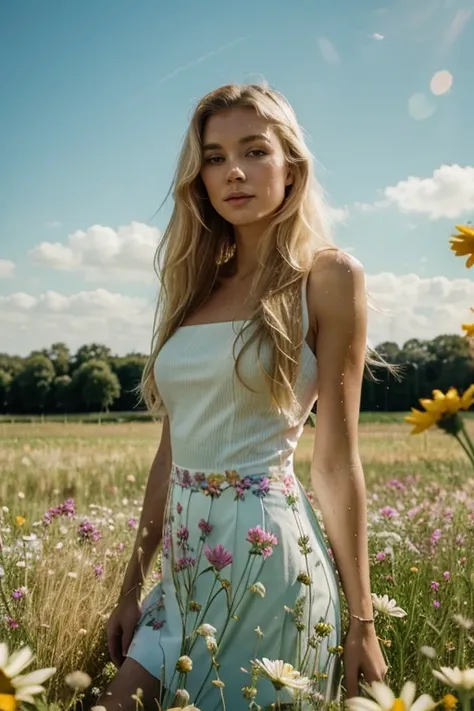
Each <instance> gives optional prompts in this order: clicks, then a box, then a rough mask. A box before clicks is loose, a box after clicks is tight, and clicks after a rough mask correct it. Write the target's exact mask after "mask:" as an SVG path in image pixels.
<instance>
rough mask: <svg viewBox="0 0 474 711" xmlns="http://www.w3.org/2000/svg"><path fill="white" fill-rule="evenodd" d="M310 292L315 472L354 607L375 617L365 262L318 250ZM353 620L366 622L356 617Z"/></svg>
mask: <svg viewBox="0 0 474 711" xmlns="http://www.w3.org/2000/svg"><path fill="white" fill-rule="evenodd" d="M308 299H309V306H310V308H309V310H310V314H312V315H315V316H316V322H317V343H316V350H317V359H318V380H319V399H318V410H317V421H316V431H315V441H314V453H313V458H312V464H311V479H312V484H313V487H314V490H315V493H316V497H317V500H318V502H319V505H320V509H321V513H322V516H323V521H324V526H325V529H326V532H327V535H328V538H329V541H330V544H331V548H332V550H333V554H334V558H335V561H336V565H337V568H338V570H339V574H340V577H341V582H342V586H343V589H344V594H345V596H346V599H347V603H348V606H349V611H350V613H351V614H355V615H359V616H361V617H364V618H371V617H372V612H373V610H372V600H371V590H370V577H369V556H368V541H367V506H366V489H365V480H364V473H363V470H362V465H361V461H360V457H359V449H358V423H359V410H360V397H361V389H362V378H363V371H364V361H365V348H366V335H367V303H366V294H365V279H364V271H363V268H362V265H361V264H360V263H359V262H358V261H357V260H355V259H353V258H352V257H348V256H347V255H341V254H337V253H335V252H328V253H325V254H322V255H320V257H319V258H318V260H317V261H316V263H315V265H314V267H313V270H312V274H311V275H310V281H309V289H308ZM311 317H312V316H311ZM351 624H354V625H356V624H362V623H357V622H356V621H355V620H354V619H351Z"/></svg>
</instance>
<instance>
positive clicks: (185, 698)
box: [176, 689, 190, 706]
mask: <svg viewBox="0 0 474 711" xmlns="http://www.w3.org/2000/svg"><path fill="white" fill-rule="evenodd" d="M189 698H190V697H189V691H186V689H177V690H176V700H177V701H178V703H181V704H183V706H186V704H189Z"/></svg>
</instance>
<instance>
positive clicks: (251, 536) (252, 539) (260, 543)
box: [246, 526, 278, 558]
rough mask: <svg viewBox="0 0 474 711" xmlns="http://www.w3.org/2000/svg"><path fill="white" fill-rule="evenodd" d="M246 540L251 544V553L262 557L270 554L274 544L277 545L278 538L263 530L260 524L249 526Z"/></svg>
mask: <svg viewBox="0 0 474 711" xmlns="http://www.w3.org/2000/svg"><path fill="white" fill-rule="evenodd" d="M246 540H247V541H248V542H249V543H251V544H252V548H251V549H250V553H251V555H261V556H262V557H263V558H268V557H269V556H271V555H272V553H273V548H274V546H276V545H278V538H277V537H276V536H275V535H274V534H273V533H270V532H267V531H264V530H263V528H262V527H261V526H255V528H249V530H248V533H247V538H246Z"/></svg>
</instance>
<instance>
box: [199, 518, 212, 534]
mask: <svg viewBox="0 0 474 711" xmlns="http://www.w3.org/2000/svg"><path fill="white" fill-rule="evenodd" d="M198 528H199V529H200V530H201V531H202V532H203V533H204V535H205V536H209V534H210V533H211V532H212V529H213V528H214V526H213V525H212V523H209V522H208V521H205V520H204V519H203V518H202V519H201V520H200V521H199V523H198Z"/></svg>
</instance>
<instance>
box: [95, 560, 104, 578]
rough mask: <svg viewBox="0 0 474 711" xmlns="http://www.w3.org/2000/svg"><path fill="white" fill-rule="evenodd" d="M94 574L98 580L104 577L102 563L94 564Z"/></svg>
mask: <svg viewBox="0 0 474 711" xmlns="http://www.w3.org/2000/svg"><path fill="white" fill-rule="evenodd" d="M94 576H95V578H96V579H97V580H100V579H101V578H103V577H104V566H103V565H102V563H99V564H98V565H94Z"/></svg>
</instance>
